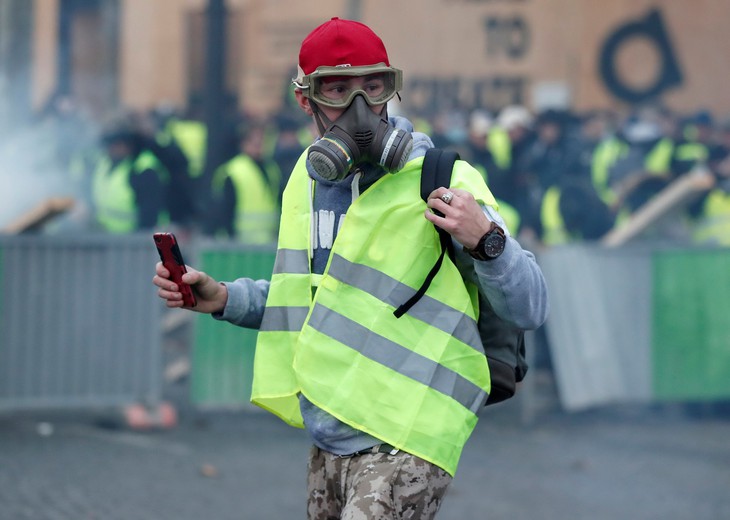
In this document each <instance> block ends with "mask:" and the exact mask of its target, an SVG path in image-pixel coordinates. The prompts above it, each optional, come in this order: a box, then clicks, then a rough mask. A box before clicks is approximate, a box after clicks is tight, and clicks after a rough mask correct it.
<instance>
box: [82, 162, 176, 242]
mask: <svg viewBox="0 0 730 520" xmlns="http://www.w3.org/2000/svg"><path fill="white" fill-rule="evenodd" d="M148 169H151V170H154V171H155V172H156V173H157V175H158V176H159V177H160V180H161V181H162V182H165V181H166V180H167V171H166V170H165V169H164V167H163V166H162V164H161V163H160V161H159V160H158V159H157V157H155V155H154V154H153V153H152V152H150V151H149V150H144V151H142V152H141V153H140V154H139V155H137V157H128V158H126V159H124V160H122V161H120V162H119V163H118V164H117V165H116V166H112V162H111V159H109V157H107V156H104V157H102V158H101V159H100V160H99V163H98V165H97V167H96V171H95V172H94V179H93V185H92V195H93V200H94V205H95V207H96V218H97V220H98V221H99V223H100V224H101V225H102V227H103V228H104V229H106V230H107V231H109V232H111V233H131V232H132V231H134V230H136V229H137V204H136V198H135V194H134V190H133V189H132V186H131V185H130V182H129V181H130V179H131V178H132V176H133V175H138V174H140V173H142V172H143V171H145V170H148ZM166 222H167V214H166V212H165V211H164V210H162V208H161V211H160V215H159V217H158V226H161V225H164V224H165V223H166Z"/></svg>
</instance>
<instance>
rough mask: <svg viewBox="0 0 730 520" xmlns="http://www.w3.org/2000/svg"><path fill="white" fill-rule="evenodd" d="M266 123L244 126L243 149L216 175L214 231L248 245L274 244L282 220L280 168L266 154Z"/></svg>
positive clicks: (242, 129) (214, 185) (217, 170)
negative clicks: (279, 187)
mask: <svg viewBox="0 0 730 520" xmlns="http://www.w3.org/2000/svg"><path fill="white" fill-rule="evenodd" d="M264 131H265V128H264V126H263V125H256V124H248V125H244V126H242V128H241V129H240V137H239V139H240V147H241V152H240V153H239V154H238V155H236V156H235V157H233V158H232V159H230V160H229V161H227V162H226V163H225V164H223V165H221V166H219V167H218V168H217V169H216V171H215V172H214V174H213V198H214V200H215V201H216V204H215V208H216V210H217V216H218V221H217V222H216V223H215V224H214V225H213V228H214V231H215V232H217V233H224V234H225V235H227V236H229V237H231V238H235V239H236V240H238V241H239V242H242V243H246V244H268V243H273V241H274V239H275V237H276V229H277V226H278V223H279V209H278V205H277V201H276V190H277V189H278V186H279V178H280V174H279V170H278V167H277V165H276V163H274V162H273V161H267V160H265V159H264V157H263V139H264Z"/></svg>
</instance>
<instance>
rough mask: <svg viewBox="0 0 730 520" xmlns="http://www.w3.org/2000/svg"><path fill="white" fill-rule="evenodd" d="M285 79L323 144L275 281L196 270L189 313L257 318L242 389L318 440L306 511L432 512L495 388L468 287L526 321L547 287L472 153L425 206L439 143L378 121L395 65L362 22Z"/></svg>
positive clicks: (336, 29)
mask: <svg viewBox="0 0 730 520" xmlns="http://www.w3.org/2000/svg"><path fill="white" fill-rule="evenodd" d="M293 83H294V88H295V94H296V98H297V101H298V103H299V105H300V106H301V108H302V109H303V110H304V111H305V112H306V113H307V114H309V115H310V116H312V117H313V118H314V120H315V122H316V124H317V127H318V129H319V133H320V138H319V139H318V140H316V141H315V142H314V143H313V144H312V145H311V146H310V147H309V148H308V150H307V151H305V153H304V154H303V155H302V157H301V158H300V159H299V162H298V163H297V165H296V166H295V168H294V170H293V171H292V174H291V177H290V179H289V182H288V184H287V187H286V190H285V191H284V195H283V199H282V217H281V228H280V231H279V242H278V251H277V257H276V262H275V266H274V272H273V274H272V277H271V280H270V281H269V280H252V279H250V278H240V279H238V280H236V281H234V282H225V283H218V282H216V281H215V280H213V279H212V278H211V277H209V276H207V275H206V274H204V273H202V272H200V271H196V270H194V269H189V272H188V274H186V275H185V277H184V281H185V282H186V283H188V284H190V285H191V286H192V287H193V290H194V291H195V293H196V296H197V301H198V304H197V306H196V307H195V308H194V309H193V310H196V311H198V312H206V313H212V314H213V316H214V317H216V318H217V319H222V320H226V321H229V322H231V323H233V324H236V325H239V326H243V327H251V328H257V329H259V335H258V340H257V345H256V358H255V363H254V382H253V389H252V396H251V400H252V401H253V402H254V403H256V404H257V405H259V406H261V407H263V408H265V409H267V410H269V411H271V412H272V413H274V414H276V415H277V416H279V417H280V418H282V419H283V420H284V421H285V422H287V423H288V424H291V425H293V426H297V427H304V428H306V429H307V431H308V432H309V434H310V435H311V437H312V441H313V444H314V446H313V448H312V451H311V453H310V460H309V477H308V491H309V493H308V496H309V499H308V505H307V509H308V517H309V518H310V519H322V520H324V519H332V518H345V519H356V518H368V519H373V518H413V519H415V518H419V519H429V518H433V517H434V516H435V515H436V512H437V511H438V508H439V506H440V504H441V500H442V499H443V496H444V494H445V492H446V489H447V487H448V485H449V483H450V482H451V478H452V476H453V474H454V472H455V471H456V467H457V464H458V460H459V457H460V455H461V452H462V449H463V447H464V444H465V443H466V441H467V439H468V438H469V435H470V434H471V432H472V430H473V428H474V426H475V424H476V420H477V413H478V411H479V409H480V408H481V407H482V406H483V405H484V402H485V401H486V399H487V396H488V393H489V391H490V377H489V370H488V367H487V363H486V358H485V356H484V350H483V346H482V343H481V339H480V336H479V331H478V329H477V324H476V316H477V315H478V313H479V311H478V308H476V307H475V304H474V298H473V295H475V294H476V291H477V290H479V291H481V292H482V293H483V294H485V295H486V297H487V299H488V300H489V304H490V305H491V307H492V308H493V309H494V311H495V312H496V314H497V315H498V316H499V317H500V318H502V320H504V321H506V322H508V323H509V324H511V325H512V326H514V327H517V328H520V329H534V328H537V327H539V326H540V325H541V324H542V323H543V321H544V320H545V317H546V314H547V295H546V288H545V282H544V279H543V277H542V273H541V271H540V269H539V267H538V266H537V264H536V262H535V259H534V256H533V255H532V254H531V253H529V252H527V251H524V250H523V249H522V248H521V247H520V245H519V243H517V241H515V240H514V239H513V238H511V237H510V235H509V231H508V230H507V229H506V226H505V225H504V221H503V220H502V218H501V217H500V216H499V214H498V212H497V210H496V203H495V200H494V197H493V196H492V194H491V193H490V192H489V189H488V188H487V186H486V185H485V184H484V181H483V178H482V177H481V175H480V174H479V172H478V171H477V170H476V169H474V168H473V167H471V166H470V165H469V164H467V163H465V162H463V161H457V163H456V165H455V167H454V169H453V172H452V177H451V184H450V186H449V187H448V188H447V187H439V188H437V189H436V190H434V191H433V192H432V193H431V194H430V195H429V196H428V202H427V203H424V201H423V199H422V198H421V197H420V179H421V168H422V165H423V160H424V155H425V153H426V151H427V150H428V149H429V148H432V147H433V143H432V142H431V139H430V138H429V137H428V136H426V135H424V134H422V133H418V132H414V131H413V126H412V124H411V123H410V122H409V121H408V120H407V119H405V118H403V117H388V114H387V103H388V101H390V100H392V99H393V98H394V97H395V96H396V95H397V94H398V92H399V90H401V88H402V72H401V71H400V70H399V69H396V68H394V67H392V66H391V65H390V61H389V59H388V54H387V52H386V49H385V45H384V44H383V42H382V40H381V39H380V38H379V37H378V36H377V35H376V34H375V33H374V32H373V31H372V30H371V29H370V28H369V27H367V26H365V25H363V24H361V23H358V22H354V21H349V20H341V19H339V18H333V19H331V20H329V21H328V22H326V23H324V24H322V25H320V26H319V27H317V28H316V29H315V30H314V31H312V33H311V34H309V35H308V36H307V37H306V38H305V39H304V41H303V42H302V46H301V51H300V54H299V74H298V77H297V78H295V79H294V80H293ZM432 210H433V211H432ZM436 212H438V213H436ZM434 225H436V226H439V227H440V228H442V229H444V230H446V231H447V232H448V233H450V234H451V237H452V239H453V242H454V244H455V245H457V246H458V247H456V248H455V256H454V259H453V261H452V260H451V258H449V257H447V258H444V260H443V263H442V264H441V265H440V269H438V271H437V272H436V275H435V277H433V279H432V283H431V284H430V285H429V286H427V290H426V291H425V294H422V295H420V299H418V296H419V292H418V289H419V288H420V287H422V286H424V287H425V285H423V281H424V279H425V278H427V277H428V275H429V272H430V271H431V270H432V268H433V267H434V265H435V264H436V262H437V260H438V259H439V256H440V253H441V246H440V244H439V239H438V234H437V233H436V231H435V229H434ZM169 276H170V274H169V272H168V271H167V270H166V269H165V268H164V267H163V266H162V265H161V264H158V265H157V269H156V276H155V278H154V283H155V284H156V285H157V286H158V287H159V295H160V297H161V298H163V299H165V300H166V302H167V305H168V307H182V306H183V303H182V295H181V293H180V291H179V288H178V287H177V286H176V285H175V284H174V283H173V282H171V281H170V280H169ZM414 298H416V299H417V303H415V305H412V306H410V307H408V306H407V305H406V306H405V307H404V305H403V304H404V303H405V302H410V301H413V299H414Z"/></svg>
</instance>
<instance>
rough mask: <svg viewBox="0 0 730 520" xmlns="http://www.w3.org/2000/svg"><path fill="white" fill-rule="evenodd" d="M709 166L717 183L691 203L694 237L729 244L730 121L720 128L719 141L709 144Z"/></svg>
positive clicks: (696, 240)
mask: <svg viewBox="0 0 730 520" xmlns="http://www.w3.org/2000/svg"><path fill="white" fill-rule="evenodd" d="M707 166H708V168H709V169H710V171H711V172H712V173H713V174H714V176H715V184H714V186H713V187H712V188H711V189H710V190H709V191H708V192H707V193H706V194H704V195H703V196H702V197H701V198H700V199H699V200H698V201H697V202H695V203H693V204H692V205H690V207H689V215H690V216H691V218H692V221H691V222H692V228H693V229H692V239H693V240H694V241H695V242H696V243H698V244H703V245H714V246H718V247H730V121H726V122H725V123H724V124H722V125H720V127H719V128H718V142H717V143H714V144H713V145H711V146H708V152H707Z"/></svg>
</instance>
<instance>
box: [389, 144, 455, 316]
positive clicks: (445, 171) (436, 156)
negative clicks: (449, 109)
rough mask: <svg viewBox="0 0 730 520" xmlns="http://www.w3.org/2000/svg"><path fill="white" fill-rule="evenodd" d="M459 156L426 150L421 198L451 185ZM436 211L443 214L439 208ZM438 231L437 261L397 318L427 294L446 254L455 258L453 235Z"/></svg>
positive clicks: (449, 151)
mask: <svg viewBox="0 0 730 520" xmlns="http://www.w3.org/2000/svg"><path fill="white" fill-rule="evenodd" d="M458 158H459V154H458V153H456V152H454V151H451V150H442V149H440V148H430V149H428V150H427V151H426V156H425V157H424V159H423V167H422V168H421V198H422V199H423V200H424V201H427V200H428V196H429V195H430V194H431V192H432V191H433V190H435V189H436V188H439V187H441V186H445V187H449V186H450V185H451V172H452V170H453V169H454V163H455V162H456V160H457V159H458ZM434 212H435V213H436V214H437V215H439V216H443V213H441V212H440V211H438V210H434ZM434 227H435V228H436V231H438V235H439V242H440V243H441V254H440V255H439V257H438V258H437V259H436V263H435V264H434V265H433V267H432V268H431V270H430V271H429V272H428V274H427V275H426V279H425V280H424V281H423V283H422V284H421V287H420V288H419V289H418V290H417V291H416V294H414V295H413V296H411V298H409V299H408V301H406V302H405V303H403V304H401V305H400V307H398V308H397V309H396V310H395V311H393V314H394V315H395V317H396V318H400V317H401V316H403V315H404V314H405V313H406V312H408V310H409V309H410V308H411V307H413V306H414V305H415V304H416V302H418V300H420V299H421V297H423V295H424V294H426V291H427V290H428V288H429V287H430V286H431V282H432V281H433V279H434V278H435V277H436V274H437V273H438V272H439V269H441V264H442V263H443V261H444V255H445V254H446V253H447V252H448V254H449V258H451V259H452V260H453V259H454V243H453V241H452V240H451V235H450V234H449V233H448V231H445V230H443V229H441V228H440V227H438V226H436V225H434Z"/></svg>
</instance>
